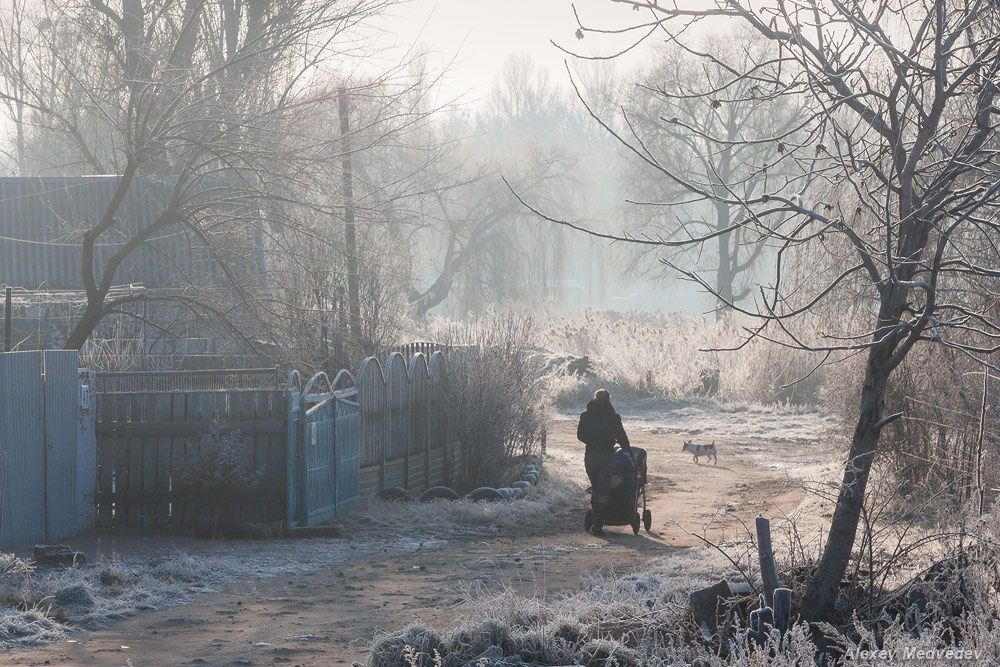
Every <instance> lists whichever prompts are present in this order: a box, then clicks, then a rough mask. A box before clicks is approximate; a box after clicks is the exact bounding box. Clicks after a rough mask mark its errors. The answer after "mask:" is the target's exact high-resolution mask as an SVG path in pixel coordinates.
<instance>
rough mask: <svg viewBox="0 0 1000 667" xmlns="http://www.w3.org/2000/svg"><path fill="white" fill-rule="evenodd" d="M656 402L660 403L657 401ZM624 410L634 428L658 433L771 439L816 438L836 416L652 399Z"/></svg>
mask: <svg viewBox="0 0 1000 667" xmlns="http://www.w3.org/2000/svg"><path fill="white" fill-rule="evenodd" d="M656 403H660V405H657V404H656ZM620 407H621V412H622V413H623V416H624V419H625V420H626V421H627V423H630V424H633V425H634V426H633V427H634V428H639V429H642V430H647V431H651V432H654V433H674V434H678V435H683V436H691V438H692V439H695V440H696V441H698V442H701V440H703V439H704V438H705V437H707V438H709V439H712V438H719V439H725V440H757V441H767V442H771V443H801V442H814V441H816V440H817V439H819V438H820V437H822V436H824V435H828V434H830V433H832V432H834V431H835V427H836V420H834V419H833V418H832V417H829V416H827V415H824V414H822V413H821V412H819V411H816V410H808V409H803V408H800V407H796V406H779V405H753V404H744V405H728V406H719V405H715V404H713V403H705V404H702V403H697V402H691V403H666V402H650V403H647V404H646V405H640V406H637V409H636V408H632V409H630V406H627V405H622V406H620Z"/></svg>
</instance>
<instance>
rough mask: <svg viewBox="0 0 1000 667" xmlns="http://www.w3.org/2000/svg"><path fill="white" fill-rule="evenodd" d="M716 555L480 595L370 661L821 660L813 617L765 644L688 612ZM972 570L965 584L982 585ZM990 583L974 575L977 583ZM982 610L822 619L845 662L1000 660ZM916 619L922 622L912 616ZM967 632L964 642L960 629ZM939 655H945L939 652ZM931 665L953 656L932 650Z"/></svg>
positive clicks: (994, 629) (393, 639) (999, 639)
mask: <svg viewBox="0 0 1000 667" xmlns="http://www.w3.org/2000/svg"><path fill="white" fill-rule="evenodd" d="M726 570H727V568H726V566H725V563H723V562H721V561H720V560H719V558H718V557H717V555H716V554H714V553H713V552H706V551H705V550H703V549H691V550H687V551H685V552H683V553H681V554H677V555H674V556H671V557H668V558H665V559H662V560H658V561H656V562H654V563H650V564H648V565H647V567H646V568H644V569H643V571H642V572H641V573H638V574H635V573H633V574H610V575H603V576H595V577H593V579H592V580H591V581H590V582H589V584H588V585H585V586H583V587H582V588H580V589H579V590H577V591H574V592H571V593H568V594H563V595H558V596H550V597H545V598H541V597H522V596H519V595H517V594H514V593H512V592H510V591H509V590H504V591H501V592H499V593H493V594H491V593H488V592H487V593H484V594H483V595H481V596H480V597H479V598H478V599H476V600H474V601H473V602H472V603H471V605H472V606H471V609H470V610H469V611H468V613H466V614H464V615H463V616H464V618H465V619H466V620H464V621H462V622H460V623H459V624H457V625H456V626H454V627H451V628H447V629H434V628H428V627H426V626H422V625H411V626H408V627H406V628H404V629H402V630H401V631H399V632H396V633H392V634H386V635H382V636H380V637H378V638H377V639H376V641H375V642H374V643H373V645H372V648H371V652H370V655H369V660H368V665H369V666H370V667H396V666H401V667H402V666H409V665H417V666H431V665H441V666H442V667H458V666H460V665H467V664H477V662H478V663H479V664H487V665H500V664H515V665H520V664H531V665H538V666H542V665H601V666H603V667H608V666H610V665H617V666H619V667H639V666H640V665H641V666H654V667H659V666H666V665H683V664H688V665H690V664H695V665H703V666H706V667H709V666H718V667H722V666H733V667H735V666H737V665H739V666H741V667H742V666H745V665H760V666H762V667H763V666H764V665H767V666H769V667H800V666H801V665H812V664H833V663H832V661H831V662H826V663H823V662H818V661H819V660H821V656H820V655H819V654H818V649H817V645H816V644H815V643H814V640H813V637H812V634H811V630H810V628H809V626H808V625H806V624H804V623H800V624H798V625H796V626H794V627H793V628H792V629H791V630H790V631H789V633H788V634H787V635H786V636H785V638H784V640H783V641H781V640H780V638H779V635H778V633H777V632H774V631H772V634H771V635H770V637H769V638H768V639H767V642H766V643H765V645H764V646H763V647H758V646H756V645H755V644H752V643H750V644H748V643H747V642H746V641H745V640H744V639H743V633H742V631H741V630H740V629H738V628H737V629H733V630H732V631H730V632H727V633H726V634H725V636H724V637H720V636H716V637H715V638H711V639H708V638H706V637H705V636H704V635H703V634H702V633H701V632H700V631H699V630H698V629H697V628H695V627H694V625H693V623H692V622H691V621H690V619H689V616H688V612H687V594H688V593H689V592H690V591H691V590H694V589H697V588H701V587H703V586H705V585H708V584H710V583H713V582H714V581H716V580H717V579H718V577H719V575H720V574H722V573H725V574H726V576H727V577H728V578H730V579H738V576H737V575H736V573H735V572H727V571H726ZM973 577H974V575H973V573H972V572H969V579H968V580H967V589H966V590H967V591H968V590H970V589H971V588H972V586H971V583H972V581H973ZM985 583H986V582H984V581H982V580H979V581H976V584H977V585H978V587H977V588H976V590H977V591H982V590H985V589H986V588H987V587H986V586H984V585H983V584H985ZM973 597H976V598H977V599H976V600H970V601H969V602H970V606H971V609H972V611H971V612H969V613H967V614H966V615H965V616H964V617H961V618H958V617H954V618H942V617H940V616H939V615H937V614H935V613H934V612H930V613H928V614H926V615H924V616H923V617H922V618H921V619H920V620H919V621H917V622H915V623H914V622H904V621H903V620H896V621H892V620H887V621H885V622H884V623H883V625H882V626H881V627H880V629H879V631H878V632H874V631H872V630H869V629H867V628H866V627H865V626H863V625H862V624H861V623H859V622H857V621H855V622H854V623H852V624H849V625H847V626H845V627H843V628H839V629H837V628H834V627H833V626H828V625H821V626H816V627H815V628H814V629H816V630H818V631H820V632H822V633H823V634H826V635H827V636H828V637H829V638H830V639H831V640H832V641H833V643H834V644H835V645H836V646H837V647H838V648H837V649H836V650H838V651H839V652H841V653H842V655H841V658H840V661H839V662H838V663H837V664H841V665H871V664H873V663H872V661H871V660H870V659H867V658H864V657H863V654H862V653H861V652H862V651H871V650H877V649H883V650H888V651H893V652H895V658H896V659H895V661H891V660H890V661H887V662H886V664H909V661H907V660H906V659H905V657H906V656H907V655H911V657H912V655H915V652H916V651H924V652H928V651H930V652H934V651H938V652H941V651H944V650H947V649H949V648H951V649H961V650H963V651H968V652H969V655H971V656H975V659H974V660H973V661H972V662H968V663H966V664H997V660H998V658H1000V627H998V625H997V624H996V623H995V618H996V616H995V614H994V612H993V610H992V609H993V608H992V606H991V605H990V604H989V601H988V600H986V599H985V598H984V597H982V596H978V595H973ZM911 620H912V619H911ZM956 628H957V629H959V633H958V635H957V636H958V639H955V637H956V634H955V632H954V631H955V629H956ZM930 655H940V654H939V653H930ZM925 664H953V662H950V661H948V660H944V659H937V660H935V659H931V660H929V661H928V662H926V663H925Z"/></svg>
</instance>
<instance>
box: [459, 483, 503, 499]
mask: <svg viewBox="0 0 1000 667" xmlns="http://www.w3.org/2000/svg"><path fill="white" fill-rule="evenodd" d="M465 497H466V499H467V500H471V501H473V502H477V503H479V502H483V503H495V502H497V501H500V500H503V499H504V498H503V494H502V493H500V492H499V491H497V490H496V489H494V488H493V487H491V486H481V487H479V488H478V489H474V490H472V491H469V493H468V494H466V496H465Z"/></svg>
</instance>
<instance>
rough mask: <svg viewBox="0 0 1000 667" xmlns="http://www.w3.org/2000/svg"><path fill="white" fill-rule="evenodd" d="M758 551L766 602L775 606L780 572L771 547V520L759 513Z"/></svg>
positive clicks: (769, 605) (770, 605) (767, 604)
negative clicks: (776, 566) (775, 593)
mask: <svg viewBox="0 0 1000 667" xmlns="http://www.w3.org/2000/svg"><path fill="white" fill-rule="evenodd" d="M756 524H757V553H758V555H759V556H760V578H761V581H762V582H763V584H764V602H765V604H766V606H768V607H773V606H774V589H776V588H777V587H778V573H777V570H776V568H775V565H774V551H773V549H772V548H771V522H770V521H768V520H767V519H765V518H764V517H763V516H762V515H760V514H758V515H757V520H756Z"/></svg>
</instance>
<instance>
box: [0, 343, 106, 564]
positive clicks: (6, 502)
mask: <svg viewBox="0 0 1000 667" xmlns="http://www.w3.org/2000/svg"><path fill="white" fill-rule="evenodd" d="M92 400H93V394H92V376H90V375H89V374H84V375H83V376H81V375H80V373H79V370H78V368H77V353H76V352H74V351H62V350H59V351H46V352H12V353H6V354H0V548H9V547H13V546H17V545H21V544H27V543H29V542H35V541H42V540H56V539H61V538H65V537H69V536H71V535H75V534H76V533H78V532H81V531H82V530H86V529H88V528H90V527H91V526H93V511H92V508H93V479H94V468H93V460H94V450H95V446H96V444H95V441H94V429H93V409H92V405H93V404H92Z"/></svg>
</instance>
